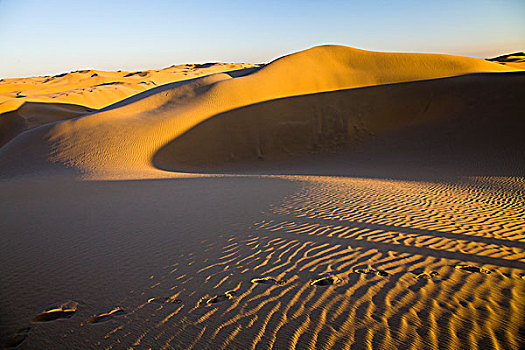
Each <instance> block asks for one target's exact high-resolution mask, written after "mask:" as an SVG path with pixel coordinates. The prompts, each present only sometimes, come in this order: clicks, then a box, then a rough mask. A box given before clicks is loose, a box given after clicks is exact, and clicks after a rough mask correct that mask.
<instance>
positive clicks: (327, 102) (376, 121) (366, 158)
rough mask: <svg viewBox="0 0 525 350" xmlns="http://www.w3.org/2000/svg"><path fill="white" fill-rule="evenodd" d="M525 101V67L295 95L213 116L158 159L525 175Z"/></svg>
mask: <svg viewBox="0 0 525 350" xmlns="http://www.w3.org/2000/svg"><path fill="white" fill-rule="evenodd" d="M524 104H525V73H523V72H517V73H480V74H469V75H464V76H458V77H451V78H441V79H433V80H425V81H417V82H409V83H398V84H389V85H381V86H373V87H364V88H357V89H346V90H338V91H333V92H324V93H316V94H311V95H302V96H295V97H287V98H282V99H277V100H272V101H267V102H262V103H258V104H254V105H250V106H246V107H242V108H239V109H235V110H231V111H228V112H225V113H221V114H218V115H216V116H214V117H211V118H209V119H207V120H206V121H204V122H202V123H200V124H199V125H197V126H195V127H194V128H192V129H191V130H189V131H188V132H186V133H185V134H184V135H182V136H180V137H178V138H176V139H174V140H173V141H171V142H170V143H169V144H167V145H166V146H164V147H163V148H162V149H160V150H159V151H158V152H157V153H156V154H155V155H154V157H153V159H152V163H153V165H154V166H156V167H157V168H160V169H163V170H168V171H182V172H194V173H195V172H196V173H226V174H239V173H242V174H282V175H333V176H353V177H372V178H402V179H422V178H425V179H427V178H440V179H443V177H447V176H448V177H451V178H453V177H457V176H465V175H468V176H474V175H479V176H481V175H485V176H523V175H524V174H525V172H524V169H525V162H524V159H525V138H524V137H523V135H525V116H524V115H523V112H522V111H523V108H524V107H525V106H524Z"/></svg>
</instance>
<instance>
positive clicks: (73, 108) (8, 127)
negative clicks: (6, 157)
mask: <svg viewBox="0 0 525 350" xmlns="http://www.w3.org/2000/svg"><path fill="white" fill-rule="evenodd" d="M92 111H93V109H91V108H88V107H84V106H81V105H74V104H70V103H39V102H24V103H23V104H22V105H21V106H20V107H18V109H16V110H13V111H9V112H5V113H2V114H0V146H2V145H4V144H5V143H7V142H8V141H9V140H10V139H12V138H14V137H15V136H16V135H18V134H19V133H21V132H23V131H25V130H30V129H33V128H36V127H38V126H41V125H45V124H48V123H53V122H56V121H59V120H65V119H72V118H77V117H80V116H83V115H85V114H87V113H90V112H92Z"/></svg>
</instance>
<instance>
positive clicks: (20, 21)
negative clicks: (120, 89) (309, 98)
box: [0, 0, 525, 78]
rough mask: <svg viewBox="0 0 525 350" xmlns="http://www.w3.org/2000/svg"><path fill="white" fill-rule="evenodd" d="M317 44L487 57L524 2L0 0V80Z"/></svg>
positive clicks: (270, 54)
mask: <svg viewBox="0 0 525 350" xmlns="http://www.w3.org/2000/svg"><path fill="white" fill-rule="evenodd" d="M321 44H340V45H346V46H352V47H356V48H360V49H365V50H373V51H404V52H433V53H447V54H454V55H463V56H473V57H482V58H484V57H494V56H497V55H500V54H505V53H511V52H516V51H524V50H525V1H524V0H499V1H498V0H492V1H487V0H440V1H436V0H434V1H425V0H416V1H412V0H406V1H405V0H397V1H392V0H389V1H382V0H377V1H373V0H359V1H353V0H264V1H261V0H258V1H251V0H244V1H237V0H200V1H195V0H193V1H192V0H186V1H177V0H101V1H99V0H86V1H84V0H0V78H10V77H11V78H13V77H27V76H35V75H54V74H58V73H62V72H69V71H74V70H79V69H99V70H119V69H121V70H127V71H135V70H141V69H158V68H164V67H168V66H171V65H173V64H183V63H204V62H247V63H265V62H270V61H271V60H273V59H275V58H278V57H281V56H284V55H286V54H289V53H292V52H296V51H300V50H303V49H306V48H309V47H312V46H316V45H321Z"/></svg>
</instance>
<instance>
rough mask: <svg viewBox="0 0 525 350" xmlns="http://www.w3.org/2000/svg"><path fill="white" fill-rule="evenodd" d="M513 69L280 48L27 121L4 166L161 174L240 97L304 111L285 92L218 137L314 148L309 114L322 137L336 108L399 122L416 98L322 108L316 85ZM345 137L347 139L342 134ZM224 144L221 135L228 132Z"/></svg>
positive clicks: (13, 170)
mask: <svg viewBox="0 0 525 350" xmlns="http://www.w3.org/2000/svg"><path fill="white" fill-rule="evenodd" d="M514 71H518V70H517V69H515V68H511V67H507V66H504V65H500V64H497V63H492V62H488V61H486V60H481V59H475V58H468V57H456V56H449V55H433V54H406V53H378V52H369V51H363V50H357V49H352V48H348V47H343V46H321V47H315V48H312V49H309V50H306V51H302V52H299V53H296V54H292V55H289V56H285V57H283V58H280V59H278V60H276V61H274V62H272V63H270V64H269V65H267V66H265V67H264V68H262V69H260V70H258V71H256V72H254V73H252V74H249V75H246V76H242V77H236V78H232V76H231V75H228V74H225V73H222V74H215V75H210V76H207V77H204V78H201V79H195V80H192V81H190V82H188V83H187V84H182V85H176V86H174V87H173V88H169V89H166V88H165V87H159V88H158V90H150V91H148V92H146V93H144V95H142V96H140V95H138V96H134V97H132V98H130V99H129V100H128V101H122V102H120V103H118V104H117V105H116V106H115V107H114V108H112V107H109V108H106V109H104V110H102V111H100V112H98V113H93V114H89V115H88V116H86V117H82V118H78V119H74V120H68V121H63V122H60V123H56V124H52V125H45V126H42V127H40V128H37V129H34V130H30V131H28V132H25V133H23V134H22V135H20V136H18V137H17V138H15V139H14V140H12V141H11V142H10V143H8V144H7V145H6V146H5V147H3V148H2V149H1V150H0V159H1V160H0V162H1V163H2V164H1V166H2V169H6V170H5V171H4V172H5V173H7V174H17V173H20V172H28V171H31V172H34V171H38V170H39V169H40V167H41V164H44V163H48V164H50V165H51V164H61V165H64V166H66V167H69V168H72V169H74V170H75V171H77V172H79V173H82V174H84V175H85V176H88V177H92V178H118V177H121V178H136V177H157V176H163V175H162V172H161V171H159V170H158V169H156V167H155V165H154V164H153V162H154V157H155V156H156V155H157V154H158V152H159V150H161V149H163V147H164V150H165V149H166V148H165V146H166V145H167V144H169V143H170V142H172V141H173V140H175V139H176V138H178V137H180V136H181V135H183V134H184V133H186V132H187V131H188V130H190V129H192V128H195V127H197V128H199V127H200V126H198V125H199V124H200V123H202V122H204V121H206V120H208V119H209V118H211V117H214V116H217V115H218V114H221V113H225V112H228V111H232V110H235V109H239V108H241V107H246V106H250V105H254V104H258V103H261V102H266V101H274V100H277V99H281V101H283V100H284V99H285V98H288V97H293V96H302V99H303V100H302V101H301V102H300V103H299V104H298V105H297V106H295V107H294V109H296V110H297V111H298V112H295V115H294V116H293V117H292V118H291V119H290V118H288V117H289V115H288V116H287V115H286V113H283V111H286V110H287V108H288V105H287V102H279V103H277V104H276V105H275V108H269V109H265V110H264V113H263V114H264V116H262V117H261V118H263V119H262V120H264V121H267V122H268V123H266V124H264V122H263V123H261V122H259V121H258V124H257V125H258V126H256V127H255V129H252V134H250V135H244V134H241V135H239V134H238V132H239V130H236V129H234V128H223V129H218V130H216V132H217V133H219V134H214V135H213V138H214V139H215V140H219V141H221V140H224V141H226V140H229V139H232V138H235V137H240V138H250V139H251V140H254V139H257V137H258V135H260V134H265V133H266V134H268V130H270V131H271V133H270V137H278V138H280V139H287V138H290V139H293V140H297V144H295V141H294V145H293V148H292V149H291V151H290V152H288V153H289V154H288V155H289V156H293V155H294V153H295V152H296V151H299V153H302V152H303V151H302V149H308V147H309V146H310V143H311V142H310V141H309V140H302V139H301V137H298V136H297V133H301V132H303V130H302V129H301V127H297V128H296V127H294V124H297V125H300V124H301V123H310V124H311V125H312V128H313V130H310V133H312V134H316V135H319V138H321V139H326V138H332V136H333V133H331V132H328V133H325V130H324V129H323V128H324V126H325V125H326V124H323V122H322V120H324V119H326V118H332V117H331V116H330V114H331V113H332V114H333V116H334V118H335V120H336V122H335V124H333V125H331V126H330V127H335V128H338V127H340V125H338V122H337V120H339V119H341V118H342V119H341V120H345V118H350V119H352V118H354V119H355V118H357V119H361V120H364V121H365V122H364V124H363V125H365V127H364V130H363V131H364V132H367V133H368V132H372V133H375V132H376V131H385V130H386V131H388V130H390V129H400V128H403V127H405V126H406V125H408V124H410V123H411V122H412V120H411V117H410V116H407V115H405V114H404V113H405V112H410V108H409V109H403V108H401V106H400V105H399V103H401V104H410V103H411V101H410V99H406V98H405V99H404V100H403V101H401V102H397V101H389V103H392V104H393V105H392V107H393V108H392V110H393V112H392V113H387V114H388V115H387V116H386V117H385V116H382V114H379V115H374V116H372V117H371V115H372V114H373V110H374V108H375V107H376V105H377V104H381V103H383V99H382V97H384V98H385V99H387V95H384V96H382V95H380V96H379V97H376V98H375V99H371V100H369V104H368V105H366V104H365V105H364V106H363V107H367V108H363V109H361V110H359V111H356V110H355V109H352V106H349V105H348V103H346V102H345V101H346V99H347V94H345V93H342V94H341V95H340V96H339V97H336V98H335V101H332V102H333V103H330V105H332V106H334V110H333V111H328V112H327V113H325V111H324V110H323V108H324V109H329V108H330V106H329V105H326V104H319V102H320V101H318V100H316V98H318V97H316V96H317V94H319V93H324V92H334V91H339V90H348V89H356V88H363V87H370V86H377V85H384V84H394V83H406V82H411V81H419V80H428V79H436V78H443V77H452V76H458V75H464V74H471V73H481V72H514ZM509 79H510V78H509ZM348 91H351V90H348ZM378 93H379V94H381V92H378ZM429 93H430V94H432V91H431V90H430V91H429ZM414 94H416V95H417V94H418V92H417V91H415V92H414ZM307 95H310V96H307ZM415 99H416V100H417V101H418V102H417V103H418V104H420V103H422V101H423V100H422V99H420V98H418V97H417V96H415ZM290 101H294V103H295V101H296V100H294V99H290ZM463 102H464V101H462V100H461V99H458V101H455V100H454V99H451V100H450V101H449V102H447V103H452V104H454V103H463ZM472 103H476V101H473V102H472ZM316 108H318V112H316ZM378 108H379V107H378ZM382 108H385V107H384V106H383V107H382ZM423 109H425V106H423ZM302 111H304V112H305V113H304V118H303V117H301V115H303V114H302ZM249 112H250V110H248V113H241V114H240V115H238V116H237V117H236V118H238V119H239V123H242V121H241V120H244V119H245V118H256V117H254V115H250V113H249ZM355 113H361V114H357V115H356V114H355ZM299 114H301V115H299ZM255 115H261V114H257V113H256V114H255ZM268 116H271V117H268ZM316 116H322V117H321V119H320V120H321V121H320V122H318V123H317V124H316V123H313V124H312V123H311V120H312V118H314V119H315V118H317V117H316ZM434 117H436V115H434ZM434 117H431V118H434ZM264 118H266V119H264ZM268 118H269V119H268ZM287 118H288V119H287ZM370 118H371V119H370ZM422 118H423V120H421V118H420V120H418V122H424V118H425V117H424V116H423V117H422ZM343 124H344V122H343ZM346 125H347V126H348V125H350V124H348V123H347V124H346ZM250 127H251V126H250ZM358 127H359V125H358ZM354 130H355V126H354V125H353V124H352V128H347V130H346V131H344V130H343V131H342V133H343V134H344V135H347V134H353V133H354ZM240 131H241V133H242V132H245V131H246V129H242V128H241V130H240ZM214 132H215V131H214ZM339 133H341V131H336V134H337V135H338V134H339ZM205 141H206V140H203V141H202V142H205ZM250 142H251V145H250V146H249V147H252V148H253V145H255V146H256V147H255V149H252V150H245V149H241V150H239V149H237V148H236V147H237V146H238V147H244V146H245V145H244V144H243V143H242V142H240V143H239V144H238V145H236V146H235V147H234V148H233V150H232V152H233V157H232V158H235V157H236V154H235V152H237V153H239V154H253V155H254V157H253V158H254V159H257V158H260V156H261V154H260V153H261V152H262V151H261V150H260V149H259V150H258V149H257V147H260V146H257V142H252V141H250ZM266 142H273V141H266ZM323 142H328V139H326V140H324V141H322V142H321V143H323ZM285 143H286V142H285ZM346 143H347V141H344V142H343V144H346ZM219 144H220V145H222V142H219ZM283 151H287V150H286V149H285V148H276V149H275V150H272V151H271V152H275V153H277V154H275V155H274V154H268V153H266V154H265V155H264V156H265V157H269V158H272V157H273V156H276V157H278V156H280V153H282V152H283ZM230 153H231V152H230ZM21 158H23V159H26V160H28V159H32V158H35V161H36V162H35V164H36V163H38V164H40V165H39V166H38V167H37V168H36V169H30V168H31V167H27V166H25V167H21V166H20V164H19V162H18V160H19V159H21ZM36 158H38V159H36ZM197 158H198V157H197ZM204 158H206V157H204ZM248 158H250V157H248ZM44 159H45V161H44ZM163 161H164V162H168V163H170V164H171V166H170V168H172V169H175V170H176V161H177V157H176V152H174V157H173V159H171V160H170V152H168V153H166V152H165V153H164V155H163ZM29 163H30V164H31V162H29ZM26 164H27V162H26Z"/></svg>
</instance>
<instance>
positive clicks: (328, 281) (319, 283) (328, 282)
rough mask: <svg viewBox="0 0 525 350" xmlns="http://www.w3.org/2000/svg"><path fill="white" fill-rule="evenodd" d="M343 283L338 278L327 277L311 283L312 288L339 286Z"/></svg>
mask: <svg viewBox="0 0 525 350" xmlns="http://www.w3.org/2000/svg"><path fill="white" fill-rule="evenodd" d="M341 282H343V280H342V279H340V278H338V277H336V276H327V277H322V278H319V279H316V280H314V281H312V282H310V285H311V286H331V285H334V284H338V283H341Z"/></svg>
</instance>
